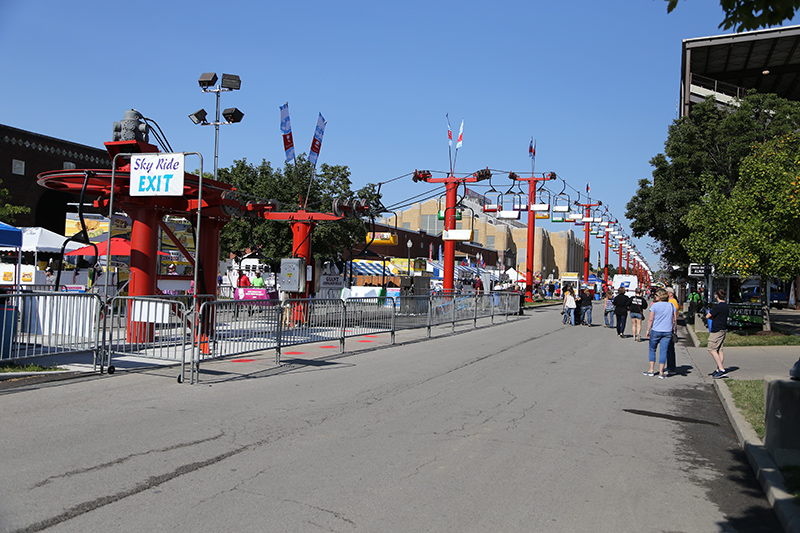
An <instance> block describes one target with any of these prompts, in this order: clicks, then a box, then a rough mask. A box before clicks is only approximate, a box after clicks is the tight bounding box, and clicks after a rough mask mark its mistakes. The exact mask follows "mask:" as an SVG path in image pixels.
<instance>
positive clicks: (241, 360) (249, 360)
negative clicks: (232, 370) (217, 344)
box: [231, 359, 255, 363]
mask: <svg viewBox="0 0 800 533" xmlns="http://www.w3.org/2000/svg"><path fill="white" fill-rule="evenodd" d="M253 361H255V359H231V363H252V362H253Z"/></svg>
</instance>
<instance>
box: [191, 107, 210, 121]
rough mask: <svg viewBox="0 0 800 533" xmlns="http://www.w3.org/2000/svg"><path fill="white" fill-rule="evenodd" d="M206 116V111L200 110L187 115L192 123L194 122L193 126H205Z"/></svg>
mask: <svg viewBox="0 0 800 533" xmlns="http://www.w3.org/2000/svg"><path fill="white" fill-rule="evenodd" d="M206 115H207V113H206V110H205V109H201V110H200V111H195V112H194V113H192V114H191V115H189V118H190V119H192V122H194V123H195V124H205V122H206Z"/></svg>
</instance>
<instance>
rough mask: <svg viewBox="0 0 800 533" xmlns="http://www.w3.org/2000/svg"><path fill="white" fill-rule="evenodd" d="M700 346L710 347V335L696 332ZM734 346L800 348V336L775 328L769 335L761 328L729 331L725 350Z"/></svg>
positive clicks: (726, 336)
mask: <svg viewBox="0 0 800 533" xmlns="http://www.w3.org/2000/svg"><path fill="white" fill-rule="evenodd" d="M695 335H697V339H698V340H699V341H700V346H702V347H704V348H705V347H707V346H708V333H707V332H702V331H695ZM733 346H800V335H789V334H787V333H783V332H781V331H779V330H776V329H774V328H773V330H772V331H771V332H769V333H767V332H763V331H761V328H748V329H729V330H728V334H727V335H725V344H724V347H725V348H729V347H733Z"/></svg>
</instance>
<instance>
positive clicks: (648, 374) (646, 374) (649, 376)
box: [642, 372, 656, 378]
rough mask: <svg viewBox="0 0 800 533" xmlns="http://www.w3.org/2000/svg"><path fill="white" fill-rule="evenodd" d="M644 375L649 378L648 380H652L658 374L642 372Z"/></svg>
mask: <svg viewBox="0 0 800 533" xmlns="http://www.w3.org/2000/svg"><path fill="white" fill-rule="evenodd" d="M642 374H644V375H645V376H647V377H648V378H652V377H653V376H655V375H656V373H655V372H642Z"/></svg>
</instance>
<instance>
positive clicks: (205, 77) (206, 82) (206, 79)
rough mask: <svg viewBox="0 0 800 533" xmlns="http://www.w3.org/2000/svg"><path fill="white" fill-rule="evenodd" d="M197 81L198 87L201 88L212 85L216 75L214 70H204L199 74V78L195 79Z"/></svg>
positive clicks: (214, 82)
mask: <svg viewBox="0 0 800 533" xmlns="http://www.w3.org/2000/svg"><path fill="white" fill-rule="evenodd" d="M197 83H199V84H200V87H202V88H203V89H205V88H206V87H213V86H214V85H215V84H216V83H217V75H216V74H215V73H214V72H204V73H202V74H201V75H200V79H198V80H197Z"/></svg>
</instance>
